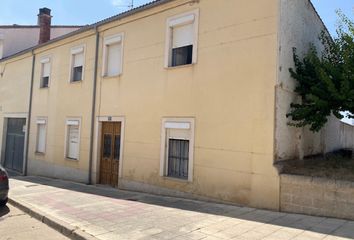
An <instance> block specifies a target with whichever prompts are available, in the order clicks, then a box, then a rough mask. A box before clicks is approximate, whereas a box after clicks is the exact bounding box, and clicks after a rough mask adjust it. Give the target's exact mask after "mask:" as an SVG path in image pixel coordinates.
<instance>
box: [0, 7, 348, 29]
mask: <svg viewBox="0 0 354 240" xmlns="http://www.w3.org/2000/svg"><path fill="white" fill-rule="evenodd" d="M0 1H1V8H0V25H11V24H25V25H35V24H36V23H37V14H38V9H39V8H41V7H48V8H50V9H52V15H53V19H52V24H55V25H86V24H91V23H95V22H97V21H100V20H102V19H104V18H107V17H110V16H113V15H116V14H118V13H120V12H122V11H126V10H128V9H129V8H128V7H127V6H128V5H130V4H131V1H132V0H0ZM133 1H134V6H135V7H136V6H139V5H141V4H144V3H147V2H149V1H151V0H133ZM215 1H221V0H215ZM224 1H231V0H224ZM258 1H264V0H258ZM289 1H297V0H289ZM312 2H313V4H314V5H315V7H316V9H317V11H318V12H319V14H320V16H321V18H322V19H323V21H324V22H325V24H326V26H327V27H328V29H329V31H330V32H331V33H332V34H335V29H336V21H337V16H336V13H335V10H336V9H341V10H342V11H343V12H344V13H345V14H346V15H347V16H349V17H350V18H351V19H354V0H312Z"/></svg>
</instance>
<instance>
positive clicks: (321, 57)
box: [287, 11, 354, 132]
mask: <svg viewBox="0 0 354 240" xmlns="http://www.w3.org/2000/svg"><path fill="white" fill-rule="evenodd" d="M338 15H339V17H340V25H339V27H338V29H337V37H335V38H333V39H332V38H331V37H330V36H329V35H328V34H327V33H326V32H323V33H322V34H321V36H320V39H321V41H322V44H323V46H324V49H323V50H322V51H321V52H320V53H319V52H318V51H317V49H316V48H315V46H314V45H311V47H310V49H309V51H308V53H307V54H306V55H305V57H304V58H303V59H300V58H299V56H298V55H297V52H296V49H294V62H295V69H289V71H290V74H291V76H292V77H293V78H294V79H295V80H296V81H297V83H298V84H297V87H296V88H295V92H296V93H297V94H298V95H299V96H301V102H300V103H292V104H291V105H290V107H291V109H290V112H289V113H288V114H287V117H288V118H290V119H291V122H290V123H289V124H290V125H292V126H296V127H304V126H309V127H310V130H311V131H314V132H316V131H319V130H320V129H321V128H322V127H323V126H324V125H325V124H326V122H327V121H328V117H329V116H331V114H333V115H334V116H336V117H337V118H339V119H342V118H343V117H344V116H343V115H344V112H347V113H346V115H347V117H349V118H354V115H353V113H354V23H353V21H351V20H350V19H349V18H348V17H346V16H345V15H344V14H342V13H341V12H340V11H339V12H338Z"/></svg>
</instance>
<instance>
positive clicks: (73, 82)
mask: <svg viewBox="0 0 354 240" xmlns="http://www.w3.org/2000/svg"><path fill="white" fill-rule="evenodd" d="M82 81H83V80H80V81H70V82H69V83H70V84H80V83H82Z"/></svg>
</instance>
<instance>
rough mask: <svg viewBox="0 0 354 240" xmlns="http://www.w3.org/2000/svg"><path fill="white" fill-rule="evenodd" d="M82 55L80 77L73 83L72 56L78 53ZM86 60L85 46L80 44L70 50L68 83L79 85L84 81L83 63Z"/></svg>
mask: <svg viewBox="0 0 354 240" xmlns="http://www.w3.org/2000/svg"><path fill="white" fill-rule="evenodd" d="M81 52H82V53H83V60H82V77H81V80H80V81H73V73H74V71H73V70H74V55H75V54H78V53H81ZM85 60H86V45H85V44H81V45H78V46H75V47H72V48H71V49H70V69H69V83H81V82H82V81H83V80H84V79H85V62H86V61H85Z"/></svg>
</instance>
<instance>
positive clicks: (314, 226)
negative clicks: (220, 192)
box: [12, 176, 354, 239]
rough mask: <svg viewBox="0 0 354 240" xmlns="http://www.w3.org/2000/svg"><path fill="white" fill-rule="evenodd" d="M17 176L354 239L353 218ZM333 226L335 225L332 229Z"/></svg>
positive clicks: (33, 184) (30, 185)
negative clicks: (289, 212) (341, 228)
mask: <svg viewBox="0 0 354 240" xmlns="http://www.w3.org/2000/svg"><path fill="white" fill-rule="evenodd" d="M12 178H14V179H16V180H20V181H24V182H28V184H27V185H25V187H28V188H31V189H32V188H35V187H36V186H39V185H47V186H50V187H55V188H61V189H66V190H69V191H75V192H81V193H86V194H93V195H96V196H102V197H108V198H112V199H117V200H126V201H134V202H140V203H144V204H151V205H156V206H161V207H169V208H175V209H180V210H187V211H194V212H200V213H206V214H212V215H219V216H225V217H230V218H237V219H241V220H247V221H253V222H258V223H264V224H269V225H275V226H281V227H288V228H293V229H300V230H308V231H312V232H316V233H321V234H326V235H327V234H329V235H332V236H338V237H349V238H353V239H354V222H352V221H347V220H341V219H334V218H325V217H315V216H306V215H302V214H287V213H280V212H273V211H267V210H260V209H254V208H248V207H237V206H233V205H226V204H218V203H211V202H203V201H197V200H189V199H183V198H176V197H167V196H159V195H152V194H147V193H140V192H130V191H125V190H118V189H114V188H109V187H104V186H99V185H98V186H95V185H85V184H80V183H74V182H68V181H64V180H59V179H50V178H45V177H23V176H14V177H12ZM344 224H349V225H350V227H351V226H353V232H351V231H349V233H348V231H342V232H338V231H336V230H337V229H338V228H339V227H338V228H334V227H333V226H335V225H339V226H343V225H344ZM333 228H334V229H333Z"/></svg>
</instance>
